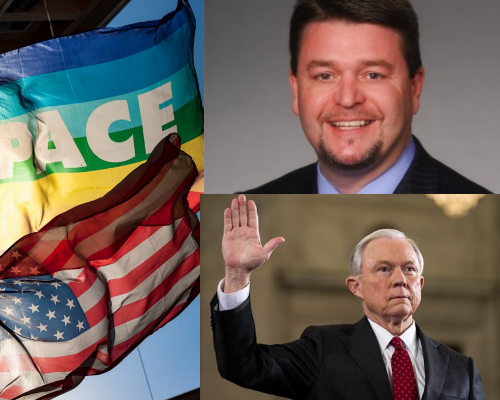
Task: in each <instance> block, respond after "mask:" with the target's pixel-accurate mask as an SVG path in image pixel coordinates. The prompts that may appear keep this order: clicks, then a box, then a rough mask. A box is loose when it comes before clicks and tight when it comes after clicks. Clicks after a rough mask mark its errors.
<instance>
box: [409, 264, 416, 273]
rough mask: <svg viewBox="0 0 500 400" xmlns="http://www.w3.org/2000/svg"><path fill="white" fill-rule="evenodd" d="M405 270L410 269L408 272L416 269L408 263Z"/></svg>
mask: <svg viewBox="0 0 500 400" xmlns="http://www.w3.org/2000/svg"><path fill="white" fill-rule="evenodd" d="M406 270H407V271H410V272H416V271H417V269H416V268H415V267H414V266H413V265H408V266H407V267H406Z"/></svg>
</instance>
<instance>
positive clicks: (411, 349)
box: [368, 318, 425, 399]
mask: <svg viewBox="0 0 500 400" xmlns="http://www.w3.org/2000/svg"><path fill="white" fill-rule="evenodd" d="M368 322H369V323H370V326H371V327H372V329H373V332H375V336H376V337H377V341H378V344H379V346H380V352H381V353H382V358H383V359H384V363H385V368H386V369H387V375H388V376H389V382H390V383H391V388H392V367H391V358H392V355H393V354H394V347H393V346H392V345H391V344H389V343H390V341H391V340H392V338H393V337H394V335H393V334H392V333H390V332H389V331H387V330H386V329H385V328H382V327H381V326H380V325H379V324H377V323H376V322H373V321H372V320H371V319H370V318H368ZM399 338H400V339H401V340H402V341H403V344H404V347H405V349H406V351H407V352H408V355H409V356H410V360H411V364H412V365H413V371H414V372H415V378H416V380H417V386H418V396H419V398H420V399H421V398H422V396H423V394H424V389H425V369H424V353H423V352H422V343H420V339H419V338H418V337H417V328H416V326H415V322H413V323H412V324H411V326H410V327H409V328H408V329H407V330H406V331H404V333H403V334H402V335H401V336H400V337H399Z"/></svg>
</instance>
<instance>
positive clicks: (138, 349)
mask: <svg viewBox="0 0 500 400" xmlns="http://www.w3.org/2000/svg"><path fill="white" fill-rule="evenodd" d="M137 352H138V353H139V359H140V360H141V365H142V370H143V371H144V376H145V377H146V383H147V384H148V389H149V395H150V396H151V400H154V399H153V392H152V391H151V386H149V379H148V374H147V373H146V368H144V363H143V362H142V356H141V349H140V348H139V346H138V347H137Z"/></svg>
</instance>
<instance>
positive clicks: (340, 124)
mask: <svg viewBox="0 0 500 400" xmlns="http://www.w3.org/2000/svg"><path fill="white" fill-rule="evenodd" d="M369 123H370V121H368V120H361V121H342V122H332V123H331V124H332V125H333V126H335V127H337V128H344V127H349V128H352V127H355V128H359V127H361V126H365V125H368V124H369Z"/></svg>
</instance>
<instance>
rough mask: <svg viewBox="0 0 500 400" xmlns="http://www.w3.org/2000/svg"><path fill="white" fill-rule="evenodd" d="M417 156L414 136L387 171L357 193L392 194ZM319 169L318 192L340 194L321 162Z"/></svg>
mask: <svg viewBox="0 0 500 400" xmlns="http://www.w3.org/2000/svg"><path fill="white" fill-rule="evenodd" d="M414 157H415V142H414V141H413V137H412V138H411V139H410V142H409V143H408V146H406V148H405V149H404V151H403V153H401V155H400V156H399V158H398V159H397V161H396V162H395V163H394V164H392V166H391V167H390V168H389V169H388V170H387V171H385V172H384V173H383V174H382V175H380V176H379V177H377V178H375V179H374V180H373V181H371V182H370V183H369V184H368V185H366V186H365V187H363V188H362V189H361V190H360V191H359V192H357V194H392V193H394V190H396V187H397V186H398V185H399V182H401V180H402V179H403V177H404V175H405V174H406V171H408V168H410V164H411V162H412V161H413V158H414ZM316 165H317V169H318V178H317V179H318V193H319V194H340V193H339V191H338V190H337V189H336V188H335V186H333V185H332V184H331V183H330V182H328V181H327V180H326V178H325V177H324V176H323V175H322V174H321V170H320V168H319V163H318V164H316Z"/></svg>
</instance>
